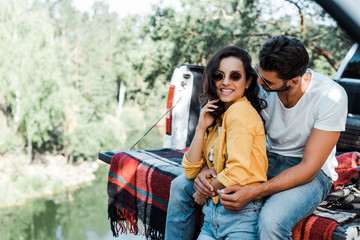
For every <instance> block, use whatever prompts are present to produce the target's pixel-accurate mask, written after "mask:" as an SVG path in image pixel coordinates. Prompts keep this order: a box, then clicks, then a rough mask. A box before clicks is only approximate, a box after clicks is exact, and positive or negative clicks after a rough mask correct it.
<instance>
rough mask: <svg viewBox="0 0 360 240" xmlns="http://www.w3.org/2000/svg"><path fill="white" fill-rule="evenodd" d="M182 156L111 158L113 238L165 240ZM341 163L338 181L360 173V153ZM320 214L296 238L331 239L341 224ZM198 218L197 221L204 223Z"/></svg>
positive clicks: (149, 153)
mask: <svg viewBox="0 0 360 240" xmlns="http://www.w3.org/2000/svg"><path fill="white" fill-rule="evenodd" d="M183 154H184V151H182V150H177V149H159V150H156V149H155V150H138V151H122V152H118V153H116V154H115V155H114V156H113V157H112V159H111V163H110V170H109V178H108V195H109V202H108V204H109V206H108V216H109V218H110V222H111V230H112V232H113V234H114V236H118V234H119V233H123V232H126V231H129V232H131V233H134V234H140V235H144V236H146V238H147V239H163V238H164V232H165V220H166V211H167V204H168V200H169V192H170V183H171V181H172V180H173V179H174V178H175V177H176V176H178V175H180V174H182V173H183V168H182V166H181V160H182V156H183ZM354 154H357V155H354ZM338 160H341V161H340V162H339V167H338V168H337V171H338V173H339V180H338V181H337V182H338V183H339V184H344V183H345V182H348V181H350V180H351V179H353V178H354V176H355V175H356V174H354V173H355V172H356V171H357V172H356V173H357V174H358V172H359V168H358V167H357V166H358V165H359V154H358V153H346V154H345V155H344V154H343V155H341V156H340V157H338ZM354 163H355V165H354ZM340 169H341V170H340ZM346 169H347V170H346ZM319 215H321V213H320V214H313V215H311V216H309V217H308V218H306V219H304V220H303V221H302V222H300V223H299V224H298V225H297V226H296V227H295V228H294V229H293V239H295V240H307V239H332V236H333V232H334V230H335V229H336V227H337V226H338V225H339V222H337V221H335V220H334V219H331V218H327V217H321V216H319ZM330 215H333V214H330ZM355 215H356V214H355ZM355 215H351V216H350V217H354V216H355ZM200 217H201V211H200V208H199V211H198V218H199V219H201V218H200ZM350 217H349V218H350ZM199 219H198V221H197V222H198V223H200V224H201V220H199ZM200 224H199V225H200ZM199 227H200V226H199Z"/></svg>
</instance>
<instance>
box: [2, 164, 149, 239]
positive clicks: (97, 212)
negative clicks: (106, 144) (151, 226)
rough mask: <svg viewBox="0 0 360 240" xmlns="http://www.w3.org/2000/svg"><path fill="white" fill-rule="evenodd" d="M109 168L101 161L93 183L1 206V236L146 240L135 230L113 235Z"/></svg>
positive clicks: (10, 237)
mask: <svg viewBox="0 0 360 240" xmlns="http://www.w3.org/2000/svg"><path fill="white" fill-rule="evenodd" d="M108 170H109V166H108V165H101V167H100V168H99V170H98V171H97V173H96V180H95V181H94V182H93V184H92V185H91V186H87V187H83V188H81V189H78V190H75V191H72V192H67V193H63V194H59V195H56V196H53V197H51V198H41V199H35V200H32V201H29V202H28V203H26V204H24V205H21V206H18V207H12V208H5V209H0V239H1V240H12V239H14V240H25V239H30V240H51V239H59V240H82V239H84V240H85V239H87V240H110V239H121V240H144V239H145V238H144V237H139V236H135V235H132V234H128V235H121V236H120V237H118V238H115V237H113V236H112V232H111V230H110V222H109V220H108V218H107V176H108ZM0 197H1V196H0Z"/></svg>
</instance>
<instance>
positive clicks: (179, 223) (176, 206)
mask: <svg viewBox="0 0 360 240" xmlns="http://www.w3.org/2000/svg"><path fill="white" fill-rule="evenodd" d="M308 62H309V56H308V53H307V51H306V49H305V47H304V45H303V44H302V43H301V42H300V41H299V40H297V39H295V38H288V37H286V36H283V35H282V36H277V37H274V38H272V39H270V40H268V41H267V42H265V44H264V45H263V47H262V49H261V50H260V53H259V64H258V65H257V66H256V68H257V71H258V75H259V78H258V83H259V84H261V86H262V88H263V89H264V90H265V91H266V92H264V99H265V100H266V101H267V104H268V106H267V108H265V109H264V110H263V111H262V112H261V115H262V117H263V119H264V120H265V129H266V131H267V151H268V152H267V153H268V160H269V168H268V179H269V180H268V181H267V182H265V183H262V184H260V185H256V186H232V187H228V188H225V189H223V190H221V191H219V192H218V194H219V195H220V199H221V204H222V205H223V206H224V207H225V208H226V209H229V210H240V209H242V207H243V206H245V205H246V204H247V203H248V202H250V201H252V200H255V199H261V198H264V199H265V200H266V201H265V203H264V205H263V208H262V210H261V212H260V217H259V224H258V226H259V238H260V239H291V235H292V229H293V227H294V226H295V225H296V224H298V223H299V222H300V221H301V220H302V219H303V218H305V217H307V216H309V215H310V214H311V213H312V212H313V211H314V210H315V209H316V207H317V206H318V204H319V203H320V202H321V201H322V200H323V199H324V198H325V197H326V196H327V194H328V193H329V191H330V188H331V183H332V181H335V180H336V179H337V174H336V172H335V167H336V166H337V160H336V158H335V151H336V149H335V145H336V142H337V141H338V138H339V136H340V132H341V131H344V130H345V123H346V115H347V96H346V93H345V91H344V89H343V88H342V87H341V86H339V85H338V84H336V83H335V82H334V81H333V80H331V79H330V78H328V77H326V76H324V75H322V74H319V73H316V72H314V71H312V70H309V69H307V65H308ZM215 175H216V173H215V172H214V171H213V170H211V169H203V170H202V172H201V173H200V174H199V175H198V177H197V178H196V179H195V181H194V182H192V181H190V180H187V179H186V177H184V176H183V175H181V176H179V177H178V178H176V179H175V180H174V181H173V182H172V184H171V191H170V200H169V206H168V216H167V222H166V231H165V238H166V239H169V240H170V239H171V240H173V239H192V238H193V235H194V229H195V210H196V204H195V203H194V201H193V199H192V195H193V193H194V192H195V190H196V192H198V194H201V195H203V196H207V197H208V196H213V195H215V194H216V193H214V192H212V189H213V188H212V186H211V185H210V184H209V183H208V182H207V181H206V178H208V177H211V176H215ZM193 184H194V185H193ZM192 185H193V186H194V189H193V188H192Z"/></svg>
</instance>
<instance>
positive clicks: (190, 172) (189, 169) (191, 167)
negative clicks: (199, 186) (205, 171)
mask: <svg viewBox="0 0 360 240" xmlns="http://www.w3.org/2000/svg"><path fill="white" fill-rule="evenodd" d="M204 164H205V161H204V160H203V158H201V161H199V162H196V163H191V162H189V161H188V160H187V158H186V154H184V156H183V160H182V162H181V165H182V166H183V167H184V173H185V176H186V177H187V178H188V179H194V178H196V176H197V175H198V174H199V172H200V170H201V168H202V167H203V166H204Z"/></svg>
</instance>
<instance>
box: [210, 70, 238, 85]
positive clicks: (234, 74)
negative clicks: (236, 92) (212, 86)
mask: <svg viewBox="0 0 360 240" xmlns="http://www.w3.org/2000/svg"><path fill="white" fill-rule="evenodd" d="M225 77H226V75H225V73H224V72H223V71H220V70H217V71H215V72H214V73H213V74H212V75H211V79H212V80H213V81H214V82H220V81H223V80H224V79H225ZM228 77H229V79H230V80H231V81H234V82H236V81H239V80H241V78H242V77H243V75H242V73H241V72H240V71H238V70H235V71H231V72H230V74H229V75H228Z"/></svg>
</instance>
